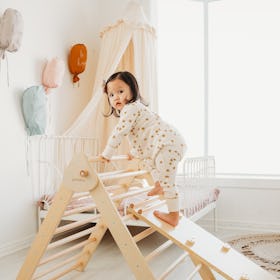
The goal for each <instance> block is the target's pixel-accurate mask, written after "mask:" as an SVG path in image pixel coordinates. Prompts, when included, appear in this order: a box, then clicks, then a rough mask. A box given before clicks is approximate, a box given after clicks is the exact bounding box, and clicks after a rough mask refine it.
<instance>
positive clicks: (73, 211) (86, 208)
mask: <svg viewBox="0 0 280 280" xmlns="http://www.w3.org/2000/svg"><path fill="white" fill-rule="evenodd" d="M96 208H97V207H96V204H94V203H92V204H90V205H87V206H83V207H78V208H74V209H71V210H67V211H65V212H64V214H63V217H67V216H71V215H73V214H77V213H81V212H85V211H90V210H93V209H96Z"/></svg>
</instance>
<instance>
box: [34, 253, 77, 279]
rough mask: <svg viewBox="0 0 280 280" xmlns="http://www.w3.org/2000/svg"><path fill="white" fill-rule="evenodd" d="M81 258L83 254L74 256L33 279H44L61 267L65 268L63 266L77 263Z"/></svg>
mask: <svg viewBox="0 0 280 280" xmlns="http://www.w3.org/2000/svg"><path fill="white" fill-rule="evenodd" d="M80 256H81V253H79V254H77V255H75V256H72V257H71V258H68V259H66V260H64V261H62V262H60V263H58V264H56V265H54V266H53V267H51V268H49V269H47V270H45V271H42V272H41V273H40V274H38V275H36V276H35V277H34V278H33V280H36V279H39V278H42V277H43V276H45V275H47V274H49V273H51V272H53V271H55V270H57V269H59V268H60V267H63V266H65V265H66V264H69V263H71V262H73V261H76V260H77V259H78V258H79V257H80Z"/></svg>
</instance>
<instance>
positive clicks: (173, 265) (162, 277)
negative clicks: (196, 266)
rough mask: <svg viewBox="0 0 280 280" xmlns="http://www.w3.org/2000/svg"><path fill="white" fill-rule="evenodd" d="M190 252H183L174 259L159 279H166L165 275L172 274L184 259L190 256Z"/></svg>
mask: <svg viewBox="0 0 280 280" xmlns="http://www.w3.org/2000/svg"><path fill="white" fill-rule="evenodd" d="M188 255H189V254H188V253H184V254H182V255H181V256H180V257H179V258H178V259H177V260H176V261H174V262H173V263H172V264H171V265H170V266H169V267H168V268H167V269H166V270H165V271H164V272H163V273H162V274H161V275H160V277H159V278H158V279H159V280H164V279H165V277H166V276H167V275H168V274H170V273H171V272H172V271H173V270H174V269H175V268H176V267H177V265H179V264H180V263H181V262H182V261H184V259H185V258H186V257H187V256H188Z"/></svg>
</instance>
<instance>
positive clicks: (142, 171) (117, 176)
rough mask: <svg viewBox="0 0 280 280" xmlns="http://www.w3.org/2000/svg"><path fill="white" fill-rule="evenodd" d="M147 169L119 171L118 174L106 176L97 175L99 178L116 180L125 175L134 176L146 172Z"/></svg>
mask: <svg viewBox="0 0 280 280" xmlns="http://www.w3.org/2000/svg"><path fill="white" fill-rule="evenodd" d="M147 173H148V171H146V170H139V171H131V172H126V173H120V174H115V175H114V174H113V175H107V176H99V178H100V179H101V180H103V181H104V180H118V179H122V178H126V177H136V176H140V175H144V174H147Z"/></svg>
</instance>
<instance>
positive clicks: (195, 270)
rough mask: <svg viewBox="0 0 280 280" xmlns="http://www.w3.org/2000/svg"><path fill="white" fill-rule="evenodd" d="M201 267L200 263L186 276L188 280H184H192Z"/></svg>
mask: <svg viewBox="0 0 280 280" xmlns="http://www.w3.org/2000/svg"><path fill="white" fill-rule="evenodd" d="M201 267H202V264H201V263H200V264H198V265H197V266H196V267H195V269H194V271H193V272H192V273H191V274H190V275H189V276H188V278H187V279H186V280H191V279H193V277H194V276H195V275H196V274H197V273H198V272H199V270H200V269H201Z"/></svg>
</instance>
